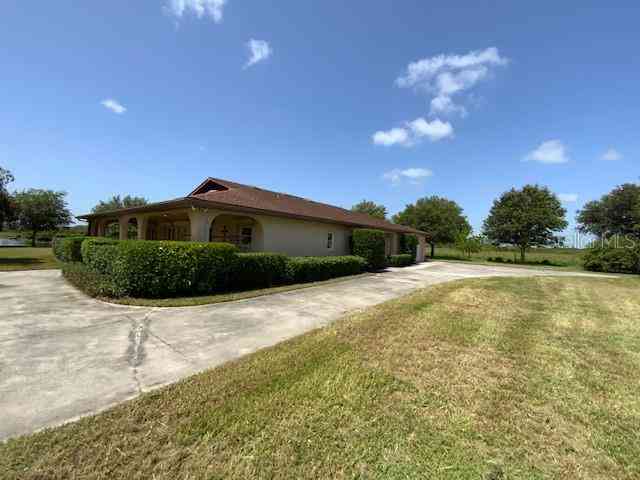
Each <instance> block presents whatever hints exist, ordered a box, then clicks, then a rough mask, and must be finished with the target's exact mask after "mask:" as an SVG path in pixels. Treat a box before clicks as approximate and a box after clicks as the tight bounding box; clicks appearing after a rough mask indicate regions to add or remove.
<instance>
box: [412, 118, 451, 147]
mask: <svg viewBox="0 0 640 480" xmlns="http://www.w3.org/2000/svg"><path fill="white" fill-rule="evenodd" d="M409 127H410V128H411V131H412V132H413V133H414V135H415V136H416V137H418V138H420V137H427V138H428V139H429V140H431V141H432V142H437V141H438V140H442V139H443V138H447V137H452V136H453V127H452V126H451V124H450V123H449V122H443V121H441V120H440V119H438V118H436V119H435V120H433V121H432V122H428V121H426V120H425V119H424V118H422V117H420V118H416V119H415V120H414V121H413V122H409Z"/></svg>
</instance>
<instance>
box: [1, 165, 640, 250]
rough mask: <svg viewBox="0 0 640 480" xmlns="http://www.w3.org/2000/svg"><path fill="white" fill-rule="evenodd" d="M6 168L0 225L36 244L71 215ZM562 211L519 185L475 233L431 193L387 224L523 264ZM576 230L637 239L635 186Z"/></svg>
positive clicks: (594, 204) (103, 208) (543, 192)
mask: <svg viewBox="0 0 640 480" xmlns="http://www.w3.org/2000/svg"><path fill="white" fill-rule="evenodd" d="M14 180H15V179H14V176H13V175H12V173H11V172H10V171H9V170H7V169H5V168H2V167H0V230H2V228H3V227H4V226H5V225H6V226H10V227H11V228H16V229H19V230H23V231H28V232H30V234H31V241H32V245H34V246H35V244H36V237H37V234H38V233H39V232H43V231H50V230H57V229H60V228H62V227H66V226H68V225H69V224H70V223H71V222H72V220H73V216H72V215H71V212H70V211H69V209H68V205H67V203H66V192H61V191H53V190H45V189H34V188H32V189H27V190H22V191H15V192H13V193H10V192H9V189H8V186H9V184H11V183H12V182H13V181H14ZM147 203H148V201H147V199H146V198H144V197H138V196H132V195H125V196H120V195H114V196H112V197H111V198H110V199H108V200H103V201H100V202H99V203H98V204H97V205H96V206H95V207H93V209H92V212H93V213H100V212H107V211H111V210H118V209H121V208H130V207H134V206H140V205H146V204H147ZM352 211H355V212H361V213H365V214H368V215H371V216H372V217H375V218H380V219H386V218H387V215H388V212H387V209H386V207H385V206H384V205H381V204H377V203H375V202H373V201H371V200H362V201H361V202H359V203H358V204H356V205H354V206H353V207H352ZM566 213H567V212H566V209H564V208H563V207H562V203H561V202H560V200H559V199H558V197H557V195H556V194H554V193H553V192H552V191H551V190H550V189H549V188H548V187H545V186H540V185H525V186H524V187H522V188H520V189H516V188H512V189H510V190H508V191H506V192H504V193H502V194H501V195H500V196H499V197H498V198H497V199H495V200H494V202H493V205H492V207H491V210H490V212H489V215H488V216H487V218H486V219H485V220H484V223H483V228H482V235H473V230H472V228H471V225H470V224H469V221H468V220H467V217H466V216H465V215H464V211H463V209H462V207H460V205H458V204H457V203H456V202H455V201H453V200H450V199H447V198H445V197H440V196H437V195H432V196H429V197H424V198H420V199H418V200H417V201H416V202H415V203H413V204H408V205H406V206H405V208H404V209H403V210H402V211H401V212H398V213H397V214H395V215H394V216H393V217H392V218H391V221H392V222H394V223H397V224H399V225H406V226H410V227H412V228H416V229H418V230H422V231H425V232H427V233H428V234H429V244H430V246H431V256H432V257H434V256H435V248H436V245H437V244H451V243H456V244H458V245H460V246H461V250H463V251H466V252H471V251H473V249H477V248H478V245H480V244H481V243H482V241H483V240H484V239H487V240H488V241H490V242H492V243H495V244H500V243H508V244H511V245H514V246H516V247H517V248H518V249H519V250H520V258H521V261H523V262H524V260H525V255H526V251H527V250H528V249H529V248H531V247H532V246H536V245H549V244H551V243H553V242H554V241H555V240H556V238H557V237H556V234H557V233H558V232H560V231H562V230H563V229H565V228H566V227H567V225H568V223H567V220H566ZM576 219H577V222H578V229H579V230H580V231H581V232H583V233H589V234H592V235H594V236H596V237H597V238H599V239H606V238H607V237H609V236H612V235H616V236H622V237H633V238H634V239H638V240H640V184H635V183H625V184H623V185H619V186H617V187H615V188H614V189H613V190H611V192H609V193H607V194H606V195H603V196H602V197H601V198H600V199H598V200H592V201H590V202H587V203H586V204H585V205H584V207H583V208H582V209H581V210H579V211H578V214H577V217H576Z"/></svg>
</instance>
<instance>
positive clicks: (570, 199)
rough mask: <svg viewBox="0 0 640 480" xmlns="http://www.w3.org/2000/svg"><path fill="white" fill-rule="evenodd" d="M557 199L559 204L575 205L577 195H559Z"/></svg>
mask: <svg viewBox="0 0 640 480" xmlns="http://www.w3.org/2000/svg"><path fill="white" fill-rule="evenodd" d="M558 198H559V199H560V201H561V202H565V203H575V202H577V201H578V194H577V193H559V194H558Z"/></svg>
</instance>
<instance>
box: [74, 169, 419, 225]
mask: <svg viewBox="0 0 640 480" xmlns="http://www.w3.org/2000/svg"><path fill="white" fill-rule="evenodd" d="M190 203H193V204H194V205H196V204H197V206H205V205H206V204H211V206H212V207H213V206H215V207H220V208H224V207H225V206H227V207H232V208H233V209H234V210H240V211H242V210H244V209H246V210H249V211H252V212H255V211H258V212H260V213H264V214H271V215H276V216H278V215H282V216H287V217H293V218H302V219H308V220H317V221H323V222H330V223H339V224H343V225H350V226H355V227H364V228H377V229H381V230H387V231H393V232H404V233H425V232H421V231H420V230H416V229H413V228H411V227H405V226H403V225H397V224H395V223H391V222H388V221H387V220H380V219H378V218H374V217H372V216H370V215H367V214H364V213H358V212H352V211H351V210H346V209H344V208H340V207H335V206H333V205H328V204H326V203H319V202H314V201H313V200H308V199H306V198H302V197H296V196H294V195H289V194H286V193H279V192H272V191H270V190H265V189H263V188H258V187H253V186H250V185H243V184H241V183H236V182H231V181H228V180H222V179H219V178H212V177H209V178H207V179H206V180H205V181H204V182H202V183H201V184H200V185H198V186H197V187H196V188H195V189H194V190H193V191H192V192H191V193H190V194H189V195H188V196H187V197H184V198H179V199H175V200H170V201H168V202H160V203H157V204H149V205H146V206H143V207H134V208H128V209H123V210H120V211H116V212H105V213H104V214H89V215H83V216H81V217H78V218H85V219H89V218H92V217H97V216H106V215H114V214H118V213H124V212H125V211H126V212H127V213H134V212H145V211H153V210H157V208H158V207H163V208H165V207H170V206H174V205H175V207H178V206H183V205H185V204H187V205H188V204H190ZM175 207H174V208H175Z"/></svg>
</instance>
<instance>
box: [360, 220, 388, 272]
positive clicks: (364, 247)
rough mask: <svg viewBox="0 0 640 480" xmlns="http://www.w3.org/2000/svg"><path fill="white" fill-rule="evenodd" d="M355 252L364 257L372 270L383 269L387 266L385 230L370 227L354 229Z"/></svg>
mask: <svg viewBox="0 0 640 480" xmlns="http://www.w3.org/2000/svg"><path fill="white" fill-rule="evenodd" d="M353 254H354V255H356V256H358V257H362V258H364V259H365V260H366V262H367V267H368V268H369V269H370V270H381V269H383V268H384V267H385V266H386V262H387V257H386V255H385V243H384V232H383V231H382V230H373V229H369V228H358V229H355V230H354V231H353Z"/></svg>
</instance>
